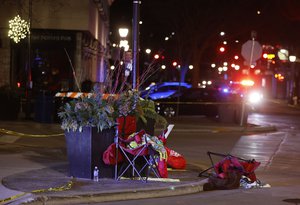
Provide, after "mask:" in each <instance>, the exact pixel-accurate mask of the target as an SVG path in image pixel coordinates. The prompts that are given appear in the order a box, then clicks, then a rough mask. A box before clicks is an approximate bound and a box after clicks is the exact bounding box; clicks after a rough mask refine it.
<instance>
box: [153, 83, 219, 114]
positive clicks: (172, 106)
mask: <svg viewBox="0 0 300 205" xmlns="http://www.w3.org/2000/svg"><path fill="white" fill-rule="evenodd" d="M218 94H219V92H218V91H217V90H213V89H204V88H189V89H185V90H183V91H180V92H175V93H174V94H172V95H171V96H169V97H167V98H164V99H158V100H155V102H156V109H157V112H158V113H159V114H161V115H164V116H166V117H173V116H176V115H177V114H178V115H207V116H214V115H217V113H218V108H217V106H216V105H215V104H214V103H215V102H217V99H218Z"/></svg>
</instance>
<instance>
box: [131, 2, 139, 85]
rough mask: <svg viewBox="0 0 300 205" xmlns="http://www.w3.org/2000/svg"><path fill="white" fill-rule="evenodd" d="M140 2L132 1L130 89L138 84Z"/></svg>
mask: <svg viewBox="0 0 300 205" xmlns="http://www.w3.org/2000/svg"><path fill="white" fill-rule="evenodd" d="M139 10H140V1H139V0H133V22H132V25H133V26H132V33H133V46H132V64H133V65H132V88H133V89H136V88H137V87H138V84H139V80H138V79H139V20H140V11H139Z"/></svg>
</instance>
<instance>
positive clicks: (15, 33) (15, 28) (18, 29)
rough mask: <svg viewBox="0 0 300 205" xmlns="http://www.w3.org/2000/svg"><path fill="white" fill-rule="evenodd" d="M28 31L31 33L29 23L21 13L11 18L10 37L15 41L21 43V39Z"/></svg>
mask: <svg viewBox="0 0 300 205" xmlns="http://www.w3.org/2000/svg"><path fill="white" fill-rule="evenodd" d="M27 33H29V23H27V22H26V21H25V20H23V19H21V18H20V16H19V15H17V16H16V17H15V18H14V19H12V20H9V31H8V37H10V38H11V39H13V40H14V42H16V43H19V42H20V40H21V39H23V38H25V37H26V34H27Z"/></svg>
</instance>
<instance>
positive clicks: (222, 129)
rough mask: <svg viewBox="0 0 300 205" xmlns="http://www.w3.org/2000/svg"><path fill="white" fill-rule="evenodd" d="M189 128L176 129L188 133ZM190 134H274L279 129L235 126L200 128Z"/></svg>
mask: <svg viewBox="0 0 300 205" xmlns="http://www.w3.org/2000/svg"><path fill="white" fill-rule="evenodd" d="M186 129H187V128H174V131H175V132H186ZM188 130H189V132H230V131H238V132H272V131H276V130H277V128H276V127H275V126H253V127H234V126H221V127H216V126H201V127H200V126H199V128H196V129H195V128H194V129H190V128H188Z"/></svg>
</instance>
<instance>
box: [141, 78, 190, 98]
mask: <svg viewBox="0 0 300 205" xmlns="http://www.w3.org/2000/svg"><path fill="white" fill-rule="evenodd" d="M191 87H192V85H191V84H188V83H184V82H164V83H159V84H155V85H151V86H148V87H147V88H145V89H144V90H143V91H141V95H140V96H141V97H142V98H148V99H151V100H157V99H162V98H167V97H169V96H171V95H172V94H174V93H175V92H178V91H179V90H185V89H187V88H191Z"/></svg>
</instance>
